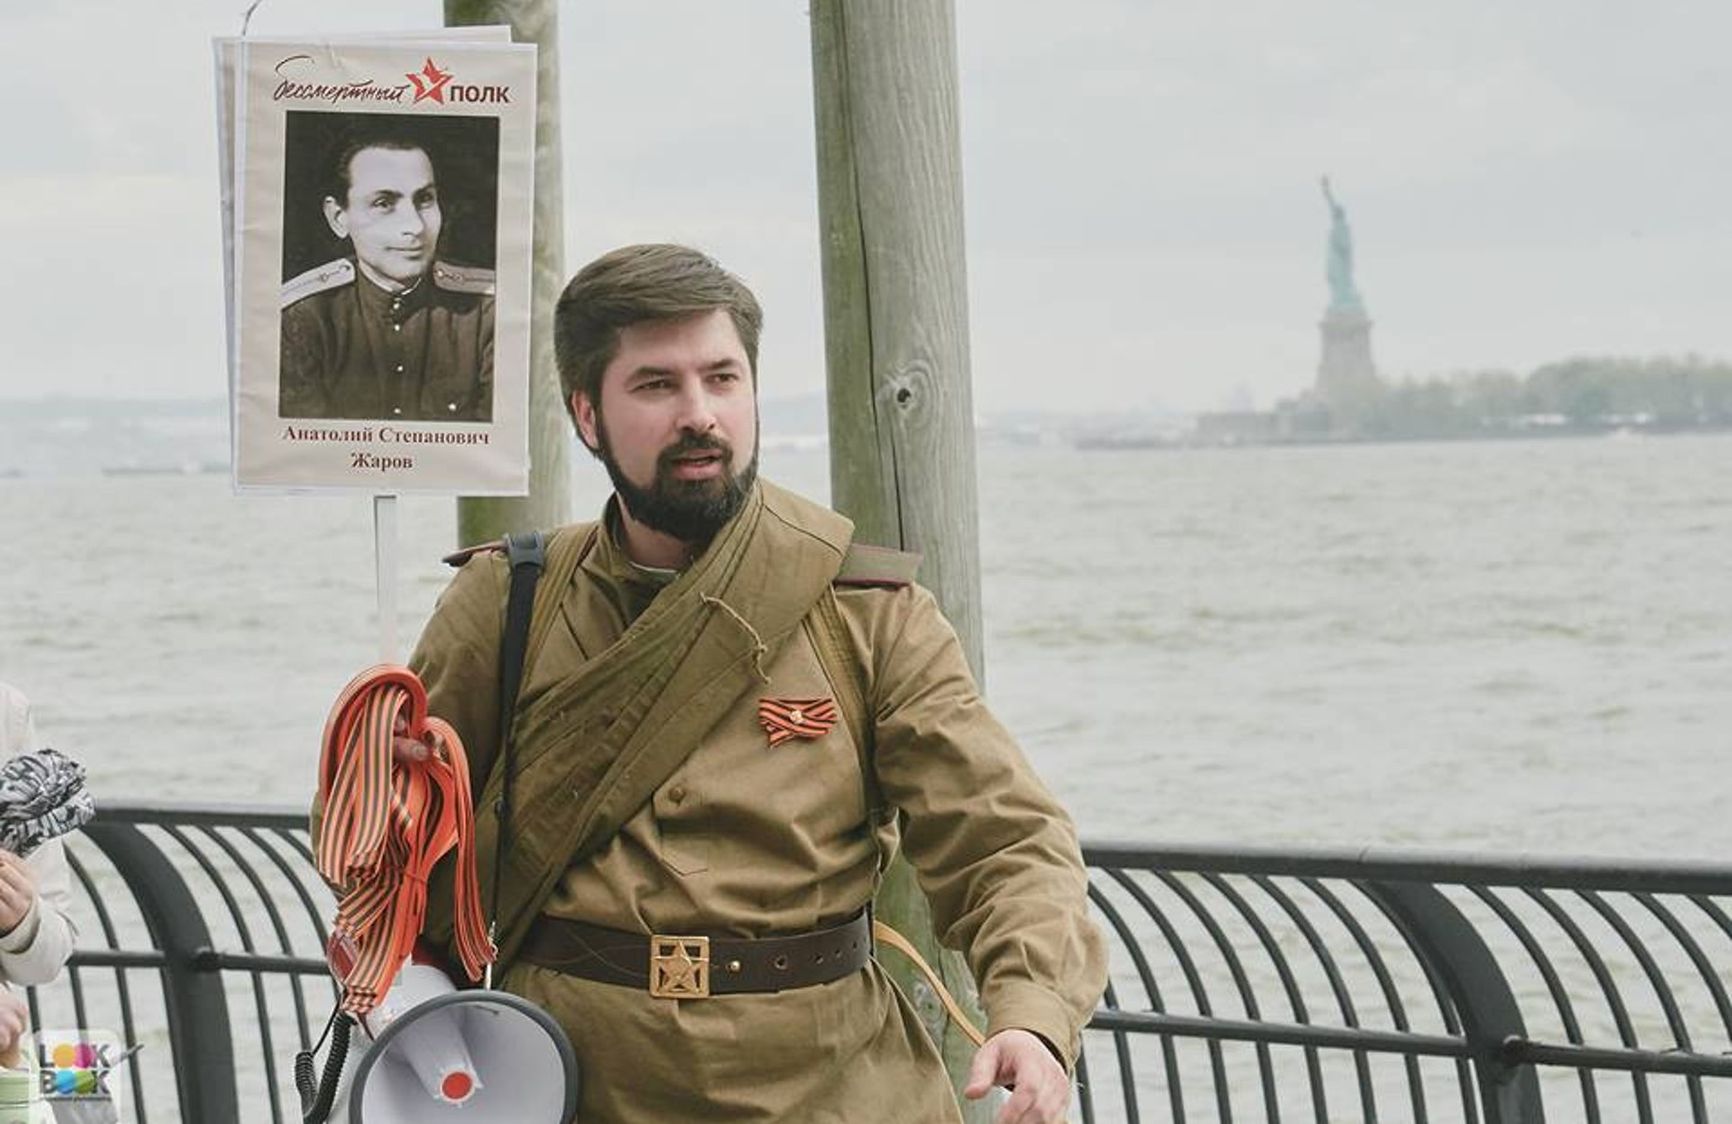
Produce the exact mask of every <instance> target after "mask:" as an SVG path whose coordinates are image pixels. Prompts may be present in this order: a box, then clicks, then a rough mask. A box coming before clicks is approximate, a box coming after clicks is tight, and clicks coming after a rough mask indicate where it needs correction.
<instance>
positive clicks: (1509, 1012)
mask: <svg viewBox="0 0 1732 1124" xmlns="http://www.w3.org/2000/svg"><path fill="white" fill-rule="evenodd" d="M1362 887H1363V889H1364V890H1365V892H1366V893H1367V894H1369V895H1370V896H1372V897H1373V898H1375V899H1377V900H1378V901H1379V902H1381V903H1382V904H1383V905H1384V906H1385V907H1386V908H1387V909H1388V910H1389V912H1390V915H1391V916H1392V917H1395V918H1397V919H1398V920H1399V921H1400V923H1401V925H1402V928H1403V929H1404V930H1405V932H1404V934H1403V935H1405V936H1406V937H1407V939H1408V941H1409V942H1411V943H1412V945H1413V947H1414V949H1415V950H1416V951H1417V952H1418V953H1419V954H1420V955H1421V956H1424V957H1425V958H1426V959H1427V960H1429V961H1430V962H1431V964H1432V966H1433V967H1435V968H1436V969H1437V977H1438V979H1439V980H1440V981H1441V982H1442V984H1443V986H1444V987H1445V988H1446V989H1447V991H1448V993H1449V999H1450V1001H1451V1002H1453V1003H1454V1004H1455V1009H1456V1012H1457V1013H1458V1014H1459V1015H1460V1016H1461V1025H1462V1033H1463V1035H1464V1036H1465V1037H1466V1039H1467V1045H1468V1050H1469V1051H1470V1052H1471V1053H1472V1055H1473V1066H1474V1075H1475V1078H1476V1080H1477V1082H1478V1084H1479V1097H1480V1109H1481V1111H1483V1112H1484V1113H1485V1124H1543V1121H1544V1120H1545V1118H1546V1113H1545V1106H1544V1104H1543V1103H1542V1102H1541V1099H1540V1083H1539V1077H1538V1075H1537V1074H1536V1073H1535V1072H1534V1067H1533V1066H1531V1065H1526V1064H1515V1065H1512V1064H1510V1063H1509V1062H1508V1061H1507V1060H1506V1059H1505V1053H1504V1043H1505V1042H1507V1041H1508V1040H1510V1039H1512V1038H1513V1039H1526V1038H1527V1025H1526V1023H1524V1022H1523V1021H1522V1014H1521V1007H1520V1006H1519V1005H1518V1004H1517V1003H1516V998H1515V992H1514V991H1513V990H1512V989H1511V988H1510V985H1509V979H1508V978H1507V977H1505V975H1504V974H1503V969H1502V968H1500V967H1498V963H1497V957H1495V956H1494V955H1492V951H1491V949H1490V948H1489V947H1487V945H1486V943H1485V940H1484V938H1482V937H1481V936H1480V934H1479V931H1478V930H1477V929H1475V928H1474V926H1473V923H1472V922H1470V921H1469V920H1468V919H1467V917H1466V916H1464V915H1463V914H1462V912H1461V910H1459V909H1457V908H1456V907H1455V905H1454V904H1453V903H1452V902H1450V900H1449V899H1448V898H1446V897H1444V896H1443V894H1442V893H1441V892H1440V891H1439V890H1438V889H1437V888H1436V887H1435V886H1431V885H1427V884H1424V883H1420V882H1365V883H1363V884H1362Z"/></svg>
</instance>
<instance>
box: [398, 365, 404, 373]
mask: <svg viewBox="0 0 1732 1124" xmlns="http://www.w3.org/2000/svg"><path fill="white" fill-rule="evenodd" d="M397 373H398V374H399V375H400V374H402V373H403V364H401V363H399V364H397Z"/></svg>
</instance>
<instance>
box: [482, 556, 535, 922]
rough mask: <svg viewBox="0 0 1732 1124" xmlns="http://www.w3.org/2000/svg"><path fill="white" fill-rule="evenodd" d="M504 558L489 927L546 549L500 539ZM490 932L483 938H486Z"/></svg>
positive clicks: (496, 909)
mask: <svg viewBox="0 0 1732 1124" xmlns="http://www.w3.org/2000/svg"><path fill="white" fill-rule="evenodd" d="M505 558H506V561H507V562H509V563H510V565H511V592H510V593H508V594H507V595H506V599H505V632H504V634H503V635H502V636H501V637H500V641H499V763H500V767H501V768H503V769H504V770H505V772H504V774H503V775H502V778H501V779H502V781H503V783H502V784H501V785H500V786H499V809H498V810H499V843H498V845H497V846H495V847H494V849H493V902H492V903H491V904H492V909H491V911H490V912H491V914H492V917H491V923H493V924H497V922H498V918H499V885H500V880H501V879H502V878H503V877H504V876H505V840H506V839H507V838H508V835H507V828H508V825H509V824H510V823H511V779H512V772H513V769H512V765H513V757H514V753H513V750H514V748H515V747H514V746H513V745H512V742H511V726H512V718H513V716H514V715H515V714H516V712H517V692H518V690H519V689H520V688H521V687H522V686H523V657H524V653H525V652H527V651H528V649H529V618H530V617H531V616H532V615H533V612H534V609H535V583H536V582H538V581H540V580H541V571H542V567H544V566H545V565H546V564H547V549H546V544H545V543H544V542H543V541H542V537H541V532H540V531H530V532H528V533H527V534H514V535H507V536H506V537H505ZM493 935H494V934H493V933H491V932H490V933H489V934H488V937H489V938H490V939H491V938H492V937H493Z"/></svg>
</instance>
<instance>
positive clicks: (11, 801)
mask: <svg viewBox="0 0 1732 1124" xmlns="http://www.w3.org/2000/svg"><path fill="white" fill-rule="evenodd" d="M95 814H96V806H95V804H94V803H93V802H92V801H91V798H90V793H89V791H88V790H86V789H85V787H84V766H82V765H80V764H79V763H78V762H76V761H74V760H72V759H71V758H70V757H67V756H66V755H65V754H63V753H61V752H59V751H58V750H53V749H38V750H32V751H31V752H29V753H21V754H19V755H18V756H16V757H13V758H11V759H10V760H8V761H6V762H5V763H4V764H0V847H3V848H5V849H6V850H8V851H11V852H12V853H13V854H15V855H20V856H22V855H28V854H29V853H30V852H31V851H34V850H35V849H36V848H37V847H40V846H41V845H42V844H43V843H44V842H45V841H47V840H49V839H53V838H54V837H56V836H59V835H65V834H66V833H67V832H69V831H74V830H76V829H78V828H80V827H83V826H84V825H85V824H86V823H89V822H90V817H91V816H93V815H95Z"/></svg>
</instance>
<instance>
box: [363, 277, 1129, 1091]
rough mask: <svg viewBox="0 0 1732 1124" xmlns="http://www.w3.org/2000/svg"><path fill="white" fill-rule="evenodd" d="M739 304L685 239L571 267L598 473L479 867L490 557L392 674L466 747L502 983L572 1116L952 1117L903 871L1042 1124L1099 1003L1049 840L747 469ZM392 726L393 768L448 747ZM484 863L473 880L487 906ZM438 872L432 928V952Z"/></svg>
mask: <svg viewBox="0 0 1732 1124" xmlns="http://www.w3.org/2000/svg"><path fill="white" fill-rule="evenodd" d="M761 324H762V314H761V311H760V309H759V306H758V303H757V300H756V298H755V297H754V296H753V295H752V293H751V291H750V290H749V289H747V288H746V286H745V285H744V284H743V283H741V282H740V280H739V279H738V278H736V277H734V276H733V275H732V274H730V273H728V272H726V271H725V270H723V269H722V268H721V267H720V266H719V265H718V264H716V262H714V261H713V260H711V259H710V258H708V257H706V256H705V255H703V254H701V253H699V252H697V251H695V250H691V249H687V248H685V247H681V246H668V245H648V246H628V247H625V248H623V249H620V250H616V251H614V252H612V253H610V254H607V255H605V256H603V257H602V258H600V259H598V260H597V261H595V262H593V263H591V264H590V265H588V266H587V267H585V268H584V269H583V270H582V271H581V272H579V273H578V274H577V276H576V277H575V278H573V280H572V281H571V283H570V284H569V285H568V286H567V287H566V289H565V292H564V295H563V296H562V297H561V299H560V301H559V305H558V309H557V312H556V314H555V328H554V332H555V341H556V355H557V362H558V367H559V374H560V379H561V384H562V389H563V390H564V392H565V400H566V408H567V410H568V412H569V413H570V415H571V418H572V420H573V421H574V423H575V424H576V427H577V432H578V436H579V438H580V439H581V440H582V441H583V443H584V445H585V446H586V447H587V448H588V449H589V450H590V452H591V453H593V454H594V455H595V456H596V457H597V458H599V459H600V460H601V462H602V463H603V465H604V466H605V467H606V469H607V472H608V474H609V476H610V478H611V480H612V482H613V485H614V493H613V496H612V497H611V498H610V499H609V500H608V502H607V504H606V505H605V507H604V509H603V511H602V512H601V517H600V518H599V519H598V520H596V521H594V522H590V523H581V524H575V525H573V526H569V527H564V528H560V529H559V530H558V531H555V532H553V533H552V534H551V535H550V536H549V538H548V540H547V546H546V570H545V573H544V574H543V576H542V578H541V583H540V587H539V588H538V590H537V592H536V597H535V605H536V610H535V613H534V616H533V618H532V623H531V626H530V630H529V634H528V635H529V639H528V642H527V653H528V656H527V665H526V666H525V669H524V673H523V686H522V690H521V692H520V694H519V697H518V700H517V704H516V706H515V708H514V710H513V711H512V713H513V714H514V716H515V720H514V723H513V726H512V728H513V737H512V741H513V745H514V753H515V755H516V766H515V767H514V768H513V769H512V785H513V788H512V796H511V797H510V801H509V806H510V807H511V808H512V809H513V811H512V813H511V818H510V821H509V824H508V825H507V828H506V830H505V835H504V839H503V843H502V844H501V843H498V842H497V840H498V838H499V833H500V830H501V825H500V820H499V808H500V807H501V803H500V799H499V798H500V795H501V790H502V783H503V781H502V776H501V774H502V773H503V772H504V770H503V768H501V767H498V763H499V761H500V758H501V747H500V739H499V729H500V709H501V705H502V704H501V699H500V687H499V682H500V675H499V667H500V658H501V651H502V646H503V641H502V634H503V628H502V619H503V617H504V606H505V602H506V594H507V587H508V584H509V582H510V575H509V567H508V564H507V562H506V560H505V559H504V558H503V557H501V556H500V555H499V554H498V553H496V552H494V551H492V550H490V549H489V548H488V547H477V548H474V549H471V550H468V551H462V552H459V555H457V556H454V557H453V559H452V561H454V562H457V563H458V564H459V565H461V569H460V570H459V571H458V573H457V575H456V577H455V578H454V579H453V580H452V583H451V585H450V587H449V588H447V589H446V591H445V592H444V594H443V595H442V596H441V598H440V601H439V604H438V607H437V608H436V609H435V610H434V613H433V616H432V618H431V619H430V620H429V621H428V624H427V626H426V629H425V630H424V631H423V633H422V635H421V639H420V642H419V644H418V645H417V647H416V651H415V654H414V656H413V657H412V659H411V661H410V665H411V667H412V668H413V669H414V670H415V671H416V673H417V674H418V675H420V676H421V678H422V681H423V682H424V683H425V684H426V687H427V700H428V704H427V705H428V712H429V713H430V714H434V715H437V716H439V717H440V718H443V719H445V720H446V721H447V722H449V723H450V724H451V727H452V728H453V729H454V730H455V731H456V733H457V735H458V737H459V738H460V739H461V740H462V743H463V745H464V747H465V753H466V755H467V759H468V762H469V765H470V768H471V770H472V773H473V777H474V780H473V784H474V791H475V792H476V793H477V799H476V821H475V830H476V837H477V840H478V846H479V848H480V850H479V853H480V854H481V855H482V856H489V855H491V854H493V852H494V848H495V847H496V846H498V847H500V848H501V849H502V850H503V852H504V854H503V858H502V859H500V860H499V861H500V862H501V864H502V865H501V866H500V868H499V869H500V870H502V871H503V876H502V877H500V878H499V879H498V880H497V908H498V916H497V921H498V937H499V950H500V951H499V954H500V960H499V971H500V973H501V975H500V977H499V978H500V982H501V986H502V987H503V988H504V989H505V990H507V991H510V992H513V993H515V994H518V995H522V996H524V997H525V998H527V999H529V1000H531V1001H533V1002H535V1003H537V1004H539V1005H540V1006H542V1007H543V1008H544V1009H546V1010H547V1011H548V1012H550V1013H551V1014H552V1015H553V1016H554V1017H555V1018H556V1019H557V1020H558V1021H559V1022H560V1024H561V1025H562V1026H563V1027H564V1028H565V1030H566V1033H567V1034H568V1035H569V1036H570V1038H571V1040H572V1044H573V1046H574V1047H575V1050H576V1054H577V1059H578V1063H579V1066H580V1068H581V1070H582V1076H583V1079H582V1086H581V1101H580V1105H579V1109H578V1114H577V1117H576V1119H577V1121H579V1122H581V1124H638V1122H652V1121H672V1120H703V1121H719V1122H730V1121H731V1122H741V1124H744V1122H746V1121H771V1120H777V1121H790V1122H792V1121H800V1122H807V1121H811V1122H821V1121H828V1122H838V1121H849V1122H854V1124H909V1122H916V1121H918V1122H920V1124H933V1122H942V1121H956V1120H958V1119H959V1115H958V1109H957V1105H956V1100H955V1097H954V1094H953V1093H952V1091H951V1086H950V1083H949V1081H948V1080H947V1077H946V1073H945V1070H944V1066H943V1063H942V1061H941V1059H940V1057H939V1054H938V1051H937V1049H936V1048H935V1046H934V1044H933V1042H932V1040H931V1038H929V1037H928V1033H927V1030H926V1029H925V1027H924V1025H923V1024H922V1021H921V1018H920V1016H919V1014H917V1013H916V1010H915V1008H914V1007H913V1005H912V1004H911V1003H910V1002H909V1001H908V999H907V998H906V997H904V996H903V995H902V993H901V992H900V990H899V989H898V988H897V987H896V986H895V985H894V984H893V983H892V982H891V980H890V977H889V976H887V975H886V974H885V973H884V971H883V970H882V969H881V968H880V967H879V965H878V964H877V962H876V960H874V959H872V955H871V954H872V937H871V925H870V912H869V904H870V902H871V901H872V898H873V895H874V894H875V892H876V890H877V888H878V885H879V881H880V879H881V877H882V874H883V871H884V869H885V864H886V863H887V862H888V859H889V856H890V855H891V854H892V853H893V852H895V851H896V850H897V849H898V847H900V850H901V852H902V854H904V855H905V856H907V857H908V859H909V860H910V861H911V862H912V864H913V866H914V869H915V870H916V872H917V873H918V875H919V879H920V884H921V887H922V889H923V890H924V891H925V892H926V894H927V896H928V898H929V900H930V902H931V905H932V916H933V922H934V931H935V932H936V933H937V934H938V936H939V939H940V940H941V941H943V943H945V944H946V945H948V946H949V947H952V948H956V949H959V950H961V951H962V952H963V953H964V954H965V955H966V956H967V958H968V961H969V964H970V966H971V967H972V969H973V971H974V973H975V976H976V978H977V979H978V980H979V984H980V998H981V1000H982V1005H983V1007H984V1009H985V1012H986V1015H987V1026H986V1028H985V1034H986V1039H985V1044H984V1045H983V1046H982V1047H981V1048H980V1050H979V1051H978V1052H977V1053H976V1055H975V1057H974V1062H973V1067H972V1069H971V1071H970V1073H969V1075H968V1081H967V1088H966V1089H965V1093H966V1094H967V1095H968V1096H970V1097H981V1096H984V1095H985V1094H986V1093H987V1092H988V1090H989V1089H990V1088H991V1087H992V1086H994V1085H999V1086H1006V1087H1012V1088H1013V1090H1014V1091H1013V1092H1012V1093H1011V1094H1010V1096H1009V1099H1008V1101H1007V1102H1006V1104H1005V1106H1004V1107H1003V1108H1002V1109H1001V1110H1000V1111H999V1112H998V1113H997V1114H996V1116H995V1118H996V1119H997V1120H998V1121H1000V1122H1001V1124H1011V1122H1014V1124H1052V1122H1055V1121H1058V1120H1059V1119H1060V1118H1061V1117H1062V1116H1063V1115H1064V1111H1065V1109H1066V1107H1067V1106H1068V1104H1069V1100H1070V1077H1069V1075H1070V1071H1071V1069H1072V1067H1073V1066H1074V1065H1075V1062H1076V1057H1077V1053H1078V1050H1079V1048H1080V1042H1081V1030H1082V1027H1083V1025H1084V1023H1085V1022H1086V1021H1087V1020H1088V1018H1089V1016H1090V1015H1091V1013H1092V1012H1093V1010H1094V1007H1095V1004H1096V1003H1097V1002H1098V1001H1099V999H1100V996H1101V993H1102V989H1103V987H1104V985H1105V981H1106V957H1105V951H1104V944H1103V941H1102V938H1101V935H1100V933H1099V931H1098V930H1097V928H1096V926H1095V925H1094V923H1093V922H1092V921H1091V920H1090V918H1089V916H1088V900H1087V877H1086V875H1085V872H1084V869H1083V864H1082V859H1081V855H1080V852H1079V848H1078V844H1077V839H1076V832H1075V829H1074V827H1073V825H1072V823H1071V820H1070V818H1069V817H1068V816H1067V815H1066V813H1065V812H1064V810H1063V808H1062V807H1060V805H1059V804H1058V802H1057V801H1056V800H1055V799H1054V798H1053V796H1052V795H1051V793H1049V792H1048V791H1047V789H1046V788H1045V787H1044V786H1043V785H1042V783H1041V782H1040V780H1039V779H1038V778H1037V777H1036V776H1035V774H1034V772H1033V770H1032V769H1031V768H1030V766H1029V764H1028V762H1027V761H1026V760H1025V759H1024V758H1023V756H1022V754H1021V752H1020V751H1019V749H1018V748H1017V746H1016V744H1015V742H1014V741H1013V739H1012V738H1011V736H1010V734H1009V733H1008V732H1007V731H1006V730H1005V729H1004V727H1003V726H1001V725H1000V724H999V723H998V722H997V720H996V719H994V718H993V716H992V714H991V713H990V712H989V711H988V710H987V708H986V706H985V704H984V702H983V701H982V699H981V697H980V693H979V691H978V689H977V688H976V686H975V683H974V679H973V677H972V675H971V673H970V671H969V668H968V664H967V662H966V660H965V658H964V656H963V652H962V647H961V645H960V643H959V642H958V641H957V638H956V634H955V632H954V631H953V630H952V629H951V627H950V625H949V623H948V622H946V621H945V619H944V617H943V615H942V614H941V613H940V611H939V609H938V606H937V602H936V600H935V599H934V598H933V596H932V594H931V593H929V592H927V591H926V590H924V589H922V588H921V587H920V586H919V585H917V584H916V583H915V582H914V581H913V574H914V567H915V565H916V564H917V563H918V558H917V557H915V556H912V555H906V554H902V553H901V552H898V551H894V550H887V549H883V548H876V547H871V546H866V545H864V544H857V543H855V542H854V541H853V525H852V524H851V523H850V522H849V521H848V520H847V519H845V518H843V517H842V516H840V515H837V514H836V513H834V512H832V511H830V510H829V509H827V508H824V507H822V506H820V505H818V504H815V503H813V502H811V501H809V500H806V499H803V498H802V497H800V496H798V495H795V494H794V493H792V492H788V491H786V490H784V489H782V488H779V487H776V486H775V485H773V484H771V483H770V482H769V481H766V480H762V479H760V478H759V477H758V474H757V468H758V448H759V442H758V409H757V388H758V384H757V356H758V336H759V330H760V327H761ZM440 752H442V751H441V748H440V747H439V746H438V745H437V744H432V745H429V744H427V743H424V742H421V741H418V740H414V739H411V738H409V737H407V736H404V737H400V738H399V739H398V741H397V746H396V753H397V756H398V759H399V760H400V761H402V762H404V763H405V764H409V763H412V762H416V761H424V760H426V758H427V755H428V754H430V753H440ZM492 863H493V860H492V859H485V860H484V861H481V862H479V863H478V864H477V866H478V873H479V875H480V877H481V880H482V885H483V890H482V893H483V898H484V900H488V895H489V894H490V893H491V890H490V889H489V886H490V885H491V884H492V883H493V881H494V880H493V870H494V867H493V865H492ZM451 869H452V866H451V862H450V861H449V860H447V861H446V862H445V863H443V864H442V865H441V867H440V868H438V869H437V870H436V871H435V873H434V875H433V877H432V878H431V879H430V880H429V883H428V885H429V899H428V911H427V928H426V932H425V934H424V935H425V936H426V937H427V938H429V940H430V941H431V943H432V944H434V945H435V946H438V947H441V948H449V947H450V944H449V942H450V938H451V918H452V915H453V914H452V900H453V899H452V880H451Z"/></svg>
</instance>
